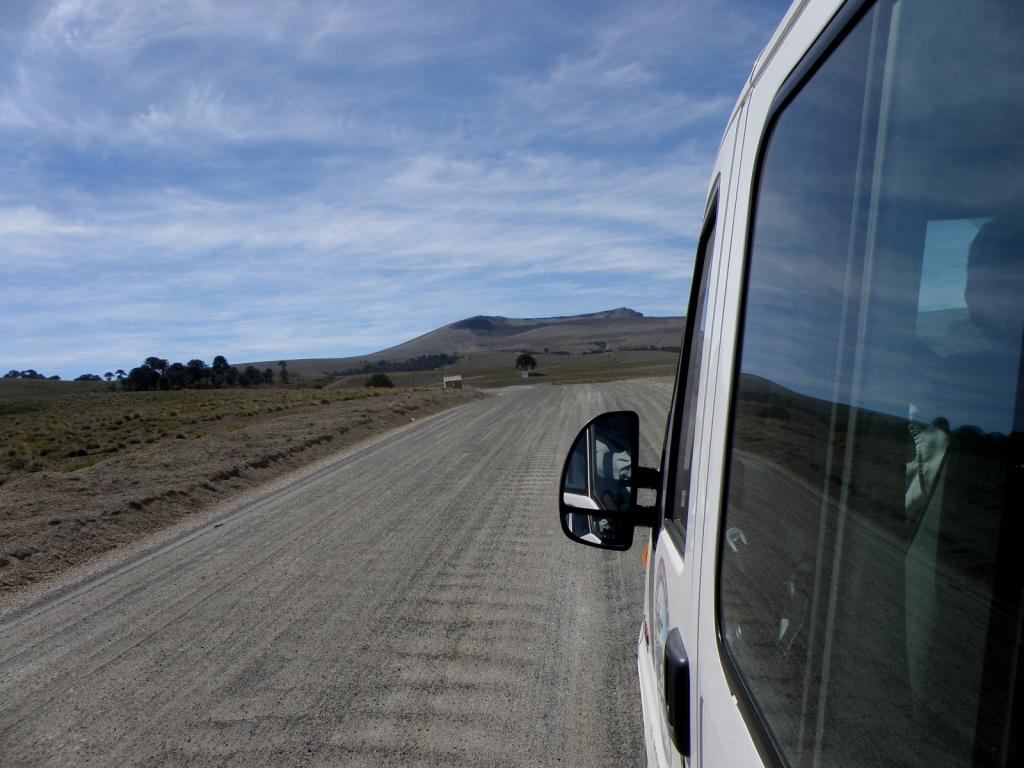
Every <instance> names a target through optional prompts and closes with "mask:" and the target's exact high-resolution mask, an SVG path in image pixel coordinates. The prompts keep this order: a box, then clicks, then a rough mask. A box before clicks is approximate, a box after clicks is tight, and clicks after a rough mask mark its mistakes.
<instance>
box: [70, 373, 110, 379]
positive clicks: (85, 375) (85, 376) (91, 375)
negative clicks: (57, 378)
mask: <svg viewBox="0 0 1024 768" xmlns="http://www.w3.org/2000/svg"><path fill="white" fill-rule="evenodd" d="M75 381H103V379H101V378H100V377H99V376H97V375H96V374H95V373H83V374H82V375H81V376H79V377H78V378H77V379H75Z"/></svg>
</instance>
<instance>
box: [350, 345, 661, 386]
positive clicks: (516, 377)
mask: <svg viewBox="0 0 1024 768" xmlns="http://www.w3.org/2000/svg"><path fill="white" fill-rule="evenodd" d="M518 355H519V352H518V351H509V352H471V353H467V354H466V355H464V356H463V357H462V358H461V359H460V360H459V361H458V362H457V363H455V364H454V365H449V366H446V367H444V368H441V369H439V370H436V371H416V372H412V373H389V374H388V376H390V377H391V378H392V380H394V382H395V383H396V384H398V385H401V386H440V385H441V378H442V377H443V376H455V375H461V376H462V377H463V379H464V380H465V381H466V383H467V384H472V385H473V386H475V387H480V388H493V387H507V386H517V385H521V384H570V383H572V384H578V383H583V382H597V381H612V380H616V379H638V378H645V377H648V376H672V375H673V374H674V373H675V370H676V363H677V362H678V360H679V354H678V353H676V352H658V351H625V352H605V353H601V354H593V355H580V354H574V355H561V354H555V353H549V354H545V353H543V352H535V353H533V356H534V358H535V359H536V360H537V369H536V370H535V371H533V372H531V374H530V377H529V378H528V379H524V378H522V375H521V373H520V372H519V371H517V370H516V367H515V361H516V357H518ZM366 378H367V377H366V376H365V375H355V376H342V377H339V378H338V379H336V380H335V381H334V383H333V384H331V385H330V388H332V389H334V388H350V389H358V388H359V387H362V386H363V385H364V384H365V382H366Z"/></svg>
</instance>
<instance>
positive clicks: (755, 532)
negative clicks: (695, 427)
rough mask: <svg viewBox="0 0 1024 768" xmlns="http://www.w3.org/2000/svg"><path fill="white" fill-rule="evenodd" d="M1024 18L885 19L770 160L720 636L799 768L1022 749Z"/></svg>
mask: <svg viewBox="0 0 1024 768" xmlns="http://www.w3.org/2000/svg"><path fill="white" fill-rule="evenodd" d="M1021 28H1024V9H1022V8H1021V7H1020V6H1019V5H1018V4H1013V3H1008V2H983V3H976V4H973V5H970V6H967V5H964V4H962V3H959V2H945V1H943V2H934V0H933V1H930V2H920V1H917V2H913V1H909V0H903V2H899V3H880V4H878V5H877V6H876V7H875V8H874V9H873V10H871V11H870V12H869V13H868V14H867V15H866V16H864V17H863V18H862V19H861V20H860V21H859V22H858V23H857V24H856V26H855V27H854V28H853V29H852V30H851V31H850V32H849V33H848V34H847V35H846V36H845V38H844V39H843V40H842V42H841V43H840V44H839V46H838V47H837V48H836V49H835V50H834V51H833V52H832V53H831V54H830V55H829V56H828V58H827V59H826V60H825V61H824V63H823V64H822V65H821V66H820V68H818V69H817V71H816V72H815V73H814V74H813V75H811V76H810V78H809V80H808V81H807V82H806V83H805V84H804V85H803V86H802V87H801V88H800V89H799V90H798V91H797V92H796V94H795V96H793V97H792V100H791V101H790V102H789V103H788V104H787V105H786V106H785V107H784V108H783V109H782V111H781V113H780V114H779V116H778V118H777V121H776V123H775V124H774V127H773V128H772V132H771V134H770V138H769V140H768V143H767V145H766V148H765V150H764V154H763V160H762V166H761V172H760V180H759V183H758V190H757V194H758V197H757V204H756V212H755V220H754V229H753V241H752V245H751V254H750V263H749V273H748V278H747V287H746V291H747V297H746V303H745V316H744V321H743V329H742V345H741V352H740V370H739V378H738V383H737V387H736V392H735V400H734V405H733V422H732V425H731V436H730V440H731V443H730V445H731V449H730V456H729V462H730V468H729V476H728V481H727V482H728V484H727V500H728V501H727V509H726V511H725V522H724V530H723V543H722V555H721V561H720V575H719V577H720V585H719V586H720V592H719V595H720V604H719V619H720V622H721V630H722V635H723V637H724V642H725V647H726V651H727V654H728V656H729V659H730V662H731V664H732V665H733V669H734V670H735V671H736V673H737V677H738V680H739V682H740V684H741V686H742V688H743V689H744V693H745V695H746V696H747V697H748V699H749V701H750V702H751V703H752V704H753V707H754V710H755V711H756V712H757V716H758V717H759V718H760V719H761V721H762V723H763V724H764V726H765V728H766V729H767V731H768V733H769V735H770V737H771V740H772V741H773V743H774V745H775V747H776V748H777V750H778V751H779V752H780V754H781V755H782V756H783V758H784V759H785V760H786V761H787V762H789V763H790V764H793V765H864V764H872V765H875V764H884V765H898V766H953V765H957V766H964V765H1002V764H1006V763H1008V762H1011V761H1012V759H1013V755H1014V750H1015V746H1014V744H1015V741H1014V739H1012V738H1011V734H1012V732H1013V723H1014V722H1015V719H1016V713H1015V711H1014V705H1013V701H1014V686H1015V669H1016V666H1015V665H1016V659H1015V652H1016V647H1017V643H1018V626H1019V622H1020V618H1021V612H1020V594H1021V587H1022V580H1021V570H1022V569H1021V568H1020V567H1018V566H1017V563H1016V558H1015V553H1014V552H1013V549H1014V547H1015V544H1016V541H1017V540H1018V535H1019V532H1020V525H1021V524H1020V521H1019V520H1018V519H1017V518H1018V517H1020V513H1021V506H1022V496H1021V468H1022V466H1024V453H1022V450H1021V443H1022V434H1021V427H1022V424H1021V418H1022V410H1024V409H1022V408H1021V386H1020V375H1019V372H1020V369H1021V341H1022V329H1024V300H1022V297H1024V223H1022V222H1024V210H1022V209H1024V194H1022V192H1024V189H1022V187H1024V174H1022V173H1021V171H1022V170H1024V130H1022V128H1024V98H1022V97H1024V47H1022V46H1020V45H1019V43H1018V40H1017V35H1016V32H1015V30H1019V29H1021Z"/></svg>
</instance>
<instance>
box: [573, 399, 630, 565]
mask: <svg viewBox="0 0 1024 768" xmlns="http://www.w3.org/2000/svg"><path fill="white" fill-rule="evenodd" d="M638 431H639V424H638V419H637V416H636V414H635V413H632V412H629V411H620V412H615V413H606V414H603V415H602V416H599V417H597V418H596V419H594V420H593V421H592V422H591V423H590V424H588V425H587V426H586V427H585V428H584V429H583V430H582V431H581V432H580V434H579V436H578V437H577V438H576V442H575V443H573V446H572V450H571V451H570V452H569V457H568V459H567V460H566V464H565V471H564V474H563V477H562V513H563V514H564V516H565V529H566V531H567V532H568V533H569V534H570V536H571V537H572V538H574V539H577V540H579V541H583V542H586V543H588V544H594V545H597V546H604V547H614V548H626V547H628V546H629V545H630V544H631V543H632V541H633V525H632V523H631V522H630V520H629V518H628V516H627V517H618V516H616V517H609V516H605V515H602V514H600V512H602V511H607V512H616V513H629V512H630V511H631V510H632V509H633V508H634V507H635V506H636V491H635V489H634V487H633V482H632V476H633V462H634V460H635V457H636V454H637V447H638V446H637V443H638V442H639V440H638Z"/></svg>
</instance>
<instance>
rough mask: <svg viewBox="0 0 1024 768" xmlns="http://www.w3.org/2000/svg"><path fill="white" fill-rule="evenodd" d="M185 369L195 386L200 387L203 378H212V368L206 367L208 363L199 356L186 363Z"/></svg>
mask: <svg viewBox="0 0 1024 768" xmlns="http://www.w3.org/2000/svg"><path fill="white" fill-rule="evenodd" d="M185 371H186V373H187V374H188V380H189V381H190V382H191V384H192V386H193V387H198V386H199V382H201V381H202V380H203V379H209V378H210V369H209V368H207V367H206V363H205V362H204V361H203V360H200V359H199V358H193V359H192V360H189V361H188V362H187V363H185Z"/></svg>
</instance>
